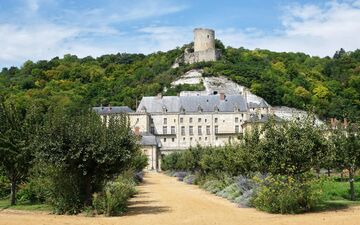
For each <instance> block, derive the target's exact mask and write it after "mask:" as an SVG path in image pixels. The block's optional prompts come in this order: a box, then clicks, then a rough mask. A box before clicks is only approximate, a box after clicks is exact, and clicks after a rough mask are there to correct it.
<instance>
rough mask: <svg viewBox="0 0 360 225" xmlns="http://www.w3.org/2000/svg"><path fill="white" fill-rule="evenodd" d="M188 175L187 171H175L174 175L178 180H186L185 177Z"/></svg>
mask: <svg viewBox="0 0 360 225" xmlns="http://www.w3.org/2000/svg"><path fill="white" fill-rule="evenodd" d="M187 175H188V173H187V172H181V171H180V172H175V173H174V177H177V180H178V181H183V180H184V177H186V176H187Z"/></svg>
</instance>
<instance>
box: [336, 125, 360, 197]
mask: <svg viewBox="0 0 360 225" xmlns="http://www.w3.org/2000/svg"><path fill="white" fill-rule="evenodd" d="M358 135H359V134H358V130H357V126H356V125H355V124H351V125H350V126H348V127H347V128H346V129H336V130H335V131H333V132H332V133H331V136H330V140H331V142H332V144H333V149H334V151H335V156H336V157H335V158H334V162H335V164H336V166H337V168H339V169H346V170H348V171H349V184H350V195H351V200H355V198H356V196H355V187H354V174H355V171H356V170H357V168H359V166H360V139H359V137H358Z"/></svg>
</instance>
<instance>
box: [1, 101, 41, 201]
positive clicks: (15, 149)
mask: <svg viewBox="0 0 360 225" xmlns="http://www.w3.org/2000/svg"><path fill="white" fill-rule="evenodd" d="M34 118H35V116H34V113H33V112H32V111H31V110H30V109H23V110H20V109H18V108H17V107H15V105H14V104H12V103H5V102H4V101H3V100H1V99H0V155H1V157H0V167H2V168H3V170H4V171H5V173H6V175H7V177H8V179H9V180H10V182H11V198H10V201H11V205H15V204H16V191H17V185H18V184H19V183H20V182H21V181H23V180H24V179H25V178H26V177H27V176H28V172H29V169H30V168H31V163H32V159H33V156H34V154H33V153H34V151H33V148H32V147H33V146H32V142H33V138H34V133H35V129H34V128H35V121H34Z"/></svg>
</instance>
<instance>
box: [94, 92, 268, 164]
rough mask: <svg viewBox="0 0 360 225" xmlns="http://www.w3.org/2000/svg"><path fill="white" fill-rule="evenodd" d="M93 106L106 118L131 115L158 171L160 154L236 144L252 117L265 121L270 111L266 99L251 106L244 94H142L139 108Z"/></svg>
mask: <svg viewBox="0 0 360 225" xmlns="http://www.w3.org/2000/svg"><path fill="white" fill-rule="evenodd" d="M249 106H250V107H249ZM93 109H94V110H95V111H96V112H97V113H98V114H99V115H100V116H101V117H102V118H103V119H104V120H105V121H106V118H107V116H116V115H118V114H121V113H126V114H127V115H128V117H129V121H130V126H131V129H132V130H133V132H134V133H135V134H136V135H138V136H139V138H140V141H139V143H140V145H141V147H142V150H143V152H144V153H145V154H146V155H147V156H148V169H149V170H159V169H160V163H161V156H162V155H164V154H168V153H171V152H173V151H179V150H185V149H188V148H190V147H191V146H197V145H201V146H223V145H225V144H227V143H236V142H238V141H239V139H240V137H241V135H242V134H243V132H244V129H247V128H248V123H249V121H250V120H256V121H261V122H264V121H265V120H267V118H268V113H269V112H270V106H269V105H268V104H267V103H266V102H265V101H264V102H261V103H260V104H255V103H252V104H251V105H249V104H248V103H247V102H246V99H245V97H244V96H243V95H239V94H238V95H225V94H223V93H220V94H217V95H207V96H160V95H158V96H150V97H143V98H142V100H141V102H140V104H139V106H138V107H137V109H136V111H133V110H131V109H130V108H129V107H126V106H125V107H124V106H122V107H94V108H93ZM255 118H258V119H255Z"/></svg>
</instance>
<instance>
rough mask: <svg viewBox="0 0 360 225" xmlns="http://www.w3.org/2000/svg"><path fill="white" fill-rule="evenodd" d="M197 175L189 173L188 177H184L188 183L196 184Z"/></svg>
mask: <svg viewBox="0 0 360 225" xmlns="http://www.w3.org/2000/svg"><path fill="white" fill-rule="evenodd" d="M195 179H196V176H195V175H194V174H189V175H187V176H186V177H184V180H183V181H184V182H185V183H187V184H195Z"/></svg>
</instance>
